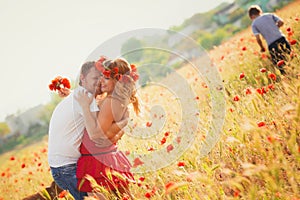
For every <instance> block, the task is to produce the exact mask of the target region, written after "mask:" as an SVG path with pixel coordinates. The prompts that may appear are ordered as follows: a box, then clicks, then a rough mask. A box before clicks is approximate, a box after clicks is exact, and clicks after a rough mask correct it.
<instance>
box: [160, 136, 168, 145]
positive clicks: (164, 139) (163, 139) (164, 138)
mask: <svg viewBox="0 0 300 200" xmlns="http://www.w3.org/2000/svg"><path fill="white" fill-rule="evenodd" d="M166 141H167V138H166V137H163V138H162V139H161V141H160V144H161V145H163V144H165V143H166Z"/></svg>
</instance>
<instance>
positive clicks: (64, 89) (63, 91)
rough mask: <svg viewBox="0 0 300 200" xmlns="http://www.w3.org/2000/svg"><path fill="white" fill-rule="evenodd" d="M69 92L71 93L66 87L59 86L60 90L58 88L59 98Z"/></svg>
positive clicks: (67, 94)
mask: <svg viewBox="0 0 300 200" xmlns="http://www.w3.org/2000/svg"><path fill="white" fill-rule="evenodd" d="M70 93H71V90H70V89H68V88H60V90H58V95H59V97H61V98H64V97H67V96H69V94H70Z"/></svg>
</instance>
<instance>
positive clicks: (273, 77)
mask: <svg viewBox="0 0 300 200" xmlns="http://www.w3.org/2000/svg"><path fill="white" fill-rule="evenodd" d="M268 77H269V78H270V79H272V80H274V81H275V80H276V75H275V74H273V73H271V74H269V75H268Z"/></svg>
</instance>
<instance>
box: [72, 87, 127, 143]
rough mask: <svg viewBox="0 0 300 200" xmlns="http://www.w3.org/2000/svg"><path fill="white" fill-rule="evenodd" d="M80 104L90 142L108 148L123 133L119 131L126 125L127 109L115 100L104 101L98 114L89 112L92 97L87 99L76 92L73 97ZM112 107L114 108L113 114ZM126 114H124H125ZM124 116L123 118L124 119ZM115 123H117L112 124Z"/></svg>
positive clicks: (84, 95) (81, 93)
mask: <svg viewBox="0 0 300 200" xmlns="http://www.w3.org/2000/svg"><path fill="white" fill-rule="evenodd" d="M75 98H76V99H77V101H78V102H79V103H80V105H81V107H82V111H83V116H84V123H85V127H86V129H87V132H88V134H89V137H90V139H91V140H93V141H94V142H95V143H96V144H98V146H108V145H110V144H111V143H115V142H116V141H117V140H119V139H120V138H121V137H122V135H123V134H124V131H121V129H122V128H124V127H125V126H126V125H127V123H128V118H129V114H128V111H127V108H125V111H124V107H123V106H122V105H121V104H120V103H119V102H118V101H115V100H112V99H106V100H104V103H103V105H102V106H101V109H100V111H99V112H98V114H96V113H94V112H91V111H90V106H89V105H90V103H91V102H92V100H93V97H88V96H87V95H86V94H84V92H78V96H77V97H75ZM112 107H113V108H116V109H113V110H115V113H114V114H113V112H112ZM125 113H126V114H125ZM124 116H125V118H124ZM115 121H119V122H117V123H114V122H115Z"/></svg>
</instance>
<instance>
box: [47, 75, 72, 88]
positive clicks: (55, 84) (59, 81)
mask: <svg viewBox="0 0 300 200" xmlns="http://www.w3.org/2000/svg"><path fill="white" fill-rule="evenodd" d="M61 88H68V89H70V88H71V83H70V81H69V80H68V79H67V78H62V77H61V76H57V77H56V78H54V79H53V80H52V81H51V84H49V89H50V90H53V91H56V90H60V89H61Z"/></svg>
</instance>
